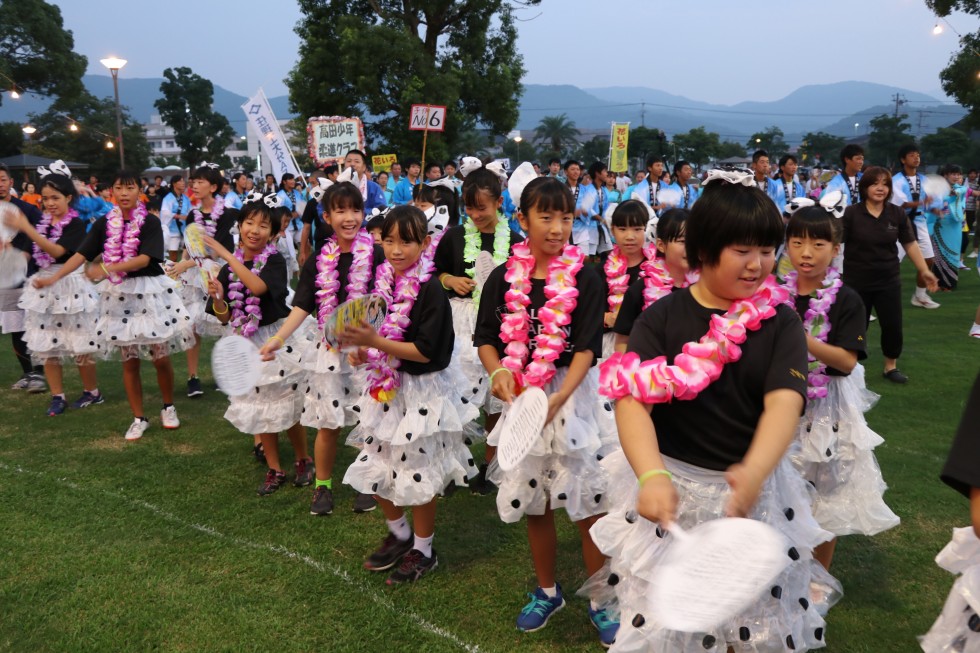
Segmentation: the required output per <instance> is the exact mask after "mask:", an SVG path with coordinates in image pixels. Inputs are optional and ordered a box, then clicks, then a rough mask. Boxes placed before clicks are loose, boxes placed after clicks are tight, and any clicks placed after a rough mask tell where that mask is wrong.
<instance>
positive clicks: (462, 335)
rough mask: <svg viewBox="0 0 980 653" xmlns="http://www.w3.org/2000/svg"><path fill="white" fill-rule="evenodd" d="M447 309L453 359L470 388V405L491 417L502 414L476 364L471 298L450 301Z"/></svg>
mask: <svg viewBox="0 0 980 653" xmlns="http://www.w3.org/2000/svg"><path fill="white" fill-rule="evenodd" d="M449 306H450V307H451V308H452V311H453V331H455V332H456V346H455V347H453V358H455V359H456V360H457V362H458V365H459V369H460V371H461V372H462V373H463V375H464V376H465V377H466V381H467V383H468V386H469V388H470V393H471V401H475V402H477V405H482V406H483V407H484V408H485V409H486V411H487V414H490V415H493V414H494V413H499V412H500V411H501V410H503V402H502V401H500V400H499V399H497V398H496V397H494V396H493V395H492V394H491V393H490V381H489V379H488V376H487V370H486V368H484V367H483V363H481V362H480V355H479V353H478V348H477V347H476V346H474V345H473V332H474V331H475V330H476V312H477V309H478V308H479V307H478V306H477V305H476V303H475V302H474V301H473V299H472V298H467V297H452V298H450V300H449Z"/></svg>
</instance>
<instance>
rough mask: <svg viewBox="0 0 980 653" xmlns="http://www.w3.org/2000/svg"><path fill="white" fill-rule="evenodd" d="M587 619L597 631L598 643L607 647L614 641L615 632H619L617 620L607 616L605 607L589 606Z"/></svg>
mask: <svg viewBox="0 0 980 653" xmlns="http://www.w3.org/2000/svg"><path fill="white" fill-rule="evenodd" d="M589 620H590V621H591V622H592V625H593V626H595V629H596V630H598V631H599V643H600V644H602V646H603V647H604V648H609V647H610V646H612V645H613V644H614V643H615V642H616V633H618V632H619V621H616V620H613V619H610V618H609V615H608V614H606V609H605V608H602V609H600V610H593V609H592V606H591V605H590V606H589Z"/></svg>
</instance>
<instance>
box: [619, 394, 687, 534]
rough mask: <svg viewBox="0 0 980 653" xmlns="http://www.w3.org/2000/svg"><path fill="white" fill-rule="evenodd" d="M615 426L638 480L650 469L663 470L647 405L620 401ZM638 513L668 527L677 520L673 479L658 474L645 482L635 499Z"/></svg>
mask: <svg viewBox="0 0 980 653" xmlns="http://www.w3.org/2000/svg"><path fill="white" fill-rule="evenodd" d="M654 410H656V409H654ZM616 427H617V429H618V430H619V443H620V444H621V445H622V447H623V453H624V454H625V455H626V460H628V461H629V464H630V467H632V468H633V473H634V474H636V476H637V478H639V477H640V476H641V475H643V474H645V473H647V472H649V471H651V470H657V469H664V460H663V458H662V457H661V455H660V445H659V443H658V442H657V431H656V429H655V428H654V426H653V419H652V418H651V416H650V413H649V407H648V406H646V405H645V404H642V403H640V402H639V401H637V400H636V399H635V398H633V397H630V396H627V397H623V398H622V399H620V400H618V401H617V402H616ZM636 510H637V512H638V513H640V516H642V517H644V518H645V519H649V520H650V521H655V522H659V523H661V524H666V525H669V524H670V523H671V522H672V521H674V513H675V511H676V510H677V492H676V490H675V489H674V486H673V483H671V481H670V477H668V476H667V475H664V474H658V475H655V476H653V477H652V478H649V479H648V480H646V481H645V482H644V483H643V485H642V486H641V487H640V491H639V494H638V495H637V497H636Z"/></svg>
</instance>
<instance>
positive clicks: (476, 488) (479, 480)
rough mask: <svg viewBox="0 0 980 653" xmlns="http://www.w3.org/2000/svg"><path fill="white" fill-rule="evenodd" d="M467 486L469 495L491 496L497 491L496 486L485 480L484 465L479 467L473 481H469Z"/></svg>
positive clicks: (485, 465) (485, 466)
mask: <svg viewBox="0 0 980 653" xmlns="http://www.w3.org/2000/svg"><path fill="white" fill-rule="evenodd" d="M468 485H469V486H470V493H471V494H474V495H479V496H486V495H488V494H492V493H493V492H494V491H495V490H496V489H497V486H496V485H494V484H493V483H492V482H491V481H490V480H489V479H487V464H486V463H483V464H482V465H480V471H479V472H478V473H477V475H476V476H474V477H473V480H471V481H470V482H469V483H468Z"/></svg>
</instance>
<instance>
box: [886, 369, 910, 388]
mask: <svg viewBox="0 0 980 653" xmlns="http://www.w3.org/2000/svg"><path fill="white" fill-rule="evenodd" d="M881 375H882V376H883V377H885V378H886V379H888V380H889V381H891V382H892V383H899V384H905V383H908V382H909V377H907V376H905V374H903V373H902V372H901V370H899V369H898V368H897V367H896V368H895V369H892V370H888V371H887V372H882V373H881Z"/></svg>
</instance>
